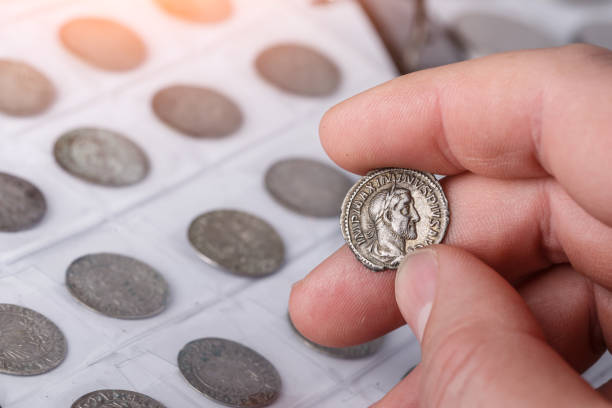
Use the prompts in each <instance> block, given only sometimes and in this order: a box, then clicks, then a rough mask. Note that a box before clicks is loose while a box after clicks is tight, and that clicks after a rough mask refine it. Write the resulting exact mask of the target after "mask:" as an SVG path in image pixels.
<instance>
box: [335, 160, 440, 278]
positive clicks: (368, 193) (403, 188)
mask: <svg viewBox="0 0 612 408" xmlns="http://www.w3.org/2000/svg"><path fill="white" fill-rule="evenodd" d="M448 223H449V211H448V202H447V201H446V197H445V195H444V192H443V191H442V187H441V186H440V183H438V181H437V180H436V178H435V177H434V176H432V175H431V174H429V173H424V172H420V171H417V170H410V169H380V170H375V171H371V172H370V173H368V174H367V175H366V176H365V177H363V178H362V179H361V180H359V181H358V182H357V184H355V185H354V186H353V187H352V188H351V190H350V191H349V192H348V194H347V196H346V198H345V199H344V202H343V203H342V215H341V217H340V225H341V228H342V235H344V239H345V240H346V242H347V243H348V246H349V247H350V248H351V250H352V251H353V252H354V253H355V256H356V257H357V259H359V261H361V263H363V264H364V265H365V266H367V267H368V268H370V269H372V270H374V271H380V270H383V269H396V268H397V267H398V265H399V263H400V262H401V260H402V259H403V258H404V256H405V255H406V253H407V252H410V251H413V250H415V249H417V248H422V247H425V246H427V245H432V244H438V243H440V242H441V241H442V239H443V238H444V234H445V233H446V228H447V226H448Z"/></svg>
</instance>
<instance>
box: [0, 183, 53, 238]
mask: <svg viewBox="0 0 612 408" xmlns="http://www.w3.org/2000/svg"><path fill="white" fill-rule="evenodd" d="M46 212H47V202H46V200H45V196H44V195H43V193H41V191H40V190H39V189H38V188H37V187H36V186H34V185H33V184H32V183H30V182H29V181H27V180H24V179H22V178H21V177H17V176H13V175H10V174H7V173H0V232H18V231H23V230H27V229H30V228H32V227H34V226H35V225H36V224H38V223H39V222H40V220H42V218H43V217H44V216H45V213H46Z"/></svg>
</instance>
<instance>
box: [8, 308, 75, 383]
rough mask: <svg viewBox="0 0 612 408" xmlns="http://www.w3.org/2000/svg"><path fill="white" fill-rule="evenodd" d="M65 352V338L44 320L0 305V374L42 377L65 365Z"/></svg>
mask: <svg viewBox="0 0 612 408" xmlns="http://www.w3.org/2000/svg"><path fill="white" fill-rule="evenodd" d="M66 350H67V345H66V339H65V338H64V335H63V334H62V332H61V331H60V329H59V328H58V327H57V326H56V325H55V324H54V323H53V322H52V321H50V320H49V319H47V318H46V317H45V316H43V315H41V314H40V313H37V312H35V311H33V310H31V309H27V308H25V307H21V306H16V305H9V304H0V373H4V374H11V375H21V376H27V375H38V374H44V373H46V372H48V371H51V370H53V369H54V368H55V367H57V366H58V365H60V364H61V363H62V361H64V358H65V357H66Z"/></svg>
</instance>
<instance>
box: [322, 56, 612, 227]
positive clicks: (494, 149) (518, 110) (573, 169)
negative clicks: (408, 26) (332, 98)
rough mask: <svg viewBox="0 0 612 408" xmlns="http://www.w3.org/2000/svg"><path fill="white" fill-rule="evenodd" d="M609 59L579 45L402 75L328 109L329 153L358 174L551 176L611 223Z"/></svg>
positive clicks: (324, 141) (611, 82)
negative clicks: (392, 170) (391, 170)
mask: <svg viewBox="0 0 612 408" xmlns="http://www.w3.org/2000/svg"><path fill="white" fill-rule="evenodd" d="M610 95H612V53H611V52H610V51H608V50H605V49H603V48H598V47H593V46H586V45H573V46H568V47H562V48H553V49H547V50H537V51H521V52H515V53H508V54H500V55H495V56H491V57H487V58H483V59H479V60H473V61H467V62H462V63H459V64H454V65H449V66H445V67H441V68H436V69H432V70H427V71H420V72H417V73H414V74H410V75H406V76H404V77H400V78H398V79H395V80H393V81H390V82H388V83H386V84H383V85H381V86H379V87H376V88H374V89H372V90H369V91H367V92H364V93H362V94H360V95H357V96H355V97H353V98H351V99H349V100H348V101H345V102H343V103H341V104H340V105H337V106H336V107H334V108H332V109H331V110H330V111H329V112H328V113H327V114H326V115H325V116H324V118H323V120H322V122H321V127H320V134H321V141H322V144H323V147H324V148H325V149H326V151H327V153H328V154H329V155H330V157H331V158H332V159H333V160H334V161H335V162H336V163H338V164H339V165H340V166H342V167H344V168H346V169H347V170H349V171H353V172H355V173H365V172H367V171H368V170H371V169H374V168H380V167H407V168H416V169H420V170H425V171H429V172H432V173H439V174H457V173H461V172H463V171H471V172H473V173H477V174H481V175H486V176H491V177H513V178H528V177H542V176H547V175H552V176H553V177H555V178H556V179H557V180H558V181H559V182H560V183H561V184H562V185H563V186H564V188H565V189H566V190H567V191H568V193H569V194H570V196H571V197H572V198H573V199H574V200H576V201H577V202H578V203H579V204H580V205H581V206H582V207H583V208H584V209H585V210H587V211H588V212H589V213H590V214H591V215H593V216H595V217H596V218H598V219H600V220H601V221H603V222H605V223H607V224H608V225H612V206H610V205H609V203H610V202H611V201H612V189H610V188H608V185H609V179H610V174H611V173H612V160H611V156H612V154H611V152H612V114H611V112H612V98H611V97H610Z"/></svg>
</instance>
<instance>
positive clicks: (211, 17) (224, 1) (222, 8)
mask: <svg viewBox="0 0 612 408" xmlns="http://www.w3.org/2000/svg"><path fill="white" fill-rule="evenodd" d="M155 2H156V3H157V4H158V5H159V6H160V7H161V8H163V9H164V10H166V12H168V13H170V14H172V15H174V16H176V17H178V18H181V19H183V20H188V21H192V22H196V23H217V22H219V21H223V20H226V19H227V18H229V17H230V16H231V15H232V10H233V7H232V3H231V1H230V0H214V1H211V0H155Z"/></svg>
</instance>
